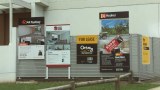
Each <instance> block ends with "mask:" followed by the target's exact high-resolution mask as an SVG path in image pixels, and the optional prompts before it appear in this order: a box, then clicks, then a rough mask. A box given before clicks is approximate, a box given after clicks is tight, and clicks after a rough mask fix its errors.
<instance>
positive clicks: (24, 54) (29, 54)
mask: <svg viewBox="0 0 160 90" xmlns="http://www.w3.org/2000/svg"><path fill="white" fill-rule="evenodd" d="M18 59H44V45H27V46H19V47H18Z"/></svg>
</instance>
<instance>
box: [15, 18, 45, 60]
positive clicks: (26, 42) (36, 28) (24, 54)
mask: <svg viewBox="0 0 160 90" xmlns="http://www.w3.org/2000/svg"><path fill="white" fill-rule="evenodd" d="M17 38H18V42H19V43H18V59H44V17H31V18H19V20H18V37H17ZM37 53H39V54H37Z"/></svg>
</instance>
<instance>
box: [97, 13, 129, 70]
mask: <svg viewBox="0 0 160 90" xmlns="http://www.w3.org/2000/svg"><path fill="white" fill-rule="evenodd" d="M99 18H100V22H101V31H100V35H99V44H100V72H128V71H129V70H130V63H129V62H130V58H129V12H128V11H124V12H102V13H100V14H99Z"/></svg>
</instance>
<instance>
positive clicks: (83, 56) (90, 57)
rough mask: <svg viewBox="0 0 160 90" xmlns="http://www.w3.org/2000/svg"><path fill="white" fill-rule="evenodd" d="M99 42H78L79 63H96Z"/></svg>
mask: <svg viewBox="0 0 160 90" xmlns="http://www.w3.org/2000/svg"><path fill="white" fill-rule="evenodd" d="M96 63H97V44H77V64H96Z"/></svg>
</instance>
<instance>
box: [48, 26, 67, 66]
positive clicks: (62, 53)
mask: <svg viewBox="0 0 160 90" xmlns="http://www.w3.org/2000/svg"><path fill="white" fill-rule="evenodd" d="M46 46H47V50H46V66H47V67H59V66H62V67H66V66H70V24H61V25H47V26H46Z"/></svg>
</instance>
